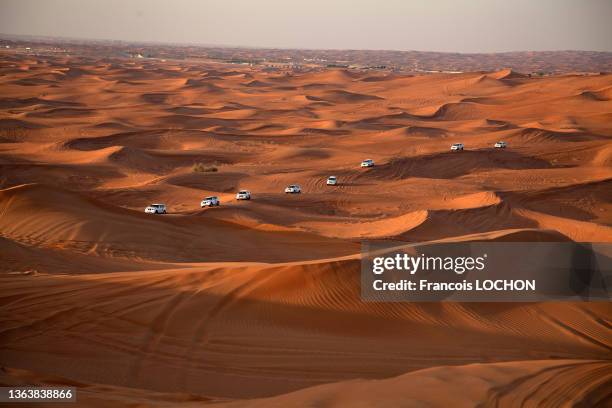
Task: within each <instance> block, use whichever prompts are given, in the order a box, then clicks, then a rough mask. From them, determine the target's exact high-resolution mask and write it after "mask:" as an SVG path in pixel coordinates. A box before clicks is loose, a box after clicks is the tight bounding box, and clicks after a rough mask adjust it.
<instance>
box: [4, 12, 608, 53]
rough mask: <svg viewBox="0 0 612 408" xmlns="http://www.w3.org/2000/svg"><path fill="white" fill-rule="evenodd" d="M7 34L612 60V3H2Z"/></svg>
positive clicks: (5, 32)
mask: <svg viewBox="0 0 612 408" xmlns="http://www.w3.org/2000/svg"><path fill="white" fill-rule="evenodd" d="M0 33H4V34H28V35H47V36H59V37H76V38H94V39H117V40H126V41H155V42H174V43H176V42H185V43H198V44H208V45H212V44H216V45H236V46H258V47H279V48H350V49H394V50H422V51H452V52H495V51H526V50H569V49H571V50H596V51H612V0H500V1H498V0H429V1H426V0H423V1H411V0H369V1H367V0H299V1H293V0H284V1H283V0H95V1H94V0H89V1H88V0H0Z"/></svg>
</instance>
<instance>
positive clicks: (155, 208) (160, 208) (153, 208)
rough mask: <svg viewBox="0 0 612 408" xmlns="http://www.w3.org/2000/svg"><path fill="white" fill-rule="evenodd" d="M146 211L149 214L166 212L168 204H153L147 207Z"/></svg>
mask: <svg viewBox="0 0 612 408" xmlns="http://www.w3.org/2000/svg"><path fill="white" fill-rule="evenodd" d="M145 213H147V214H165V213H166V205H165V204H151V205H150V206H148V207H147V208H145Z"/></svg>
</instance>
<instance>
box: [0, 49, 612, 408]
mask: <svg viewBox="0 0 612 408" xmlns="http://www.w3.org/2000/svg"><path fill="white" fill-rule="evenodd" d="M10 61H12V62H11V64H8V63H7V64H0V84H1V86H2V90H3V93H2V97H1V98H0V261H1V262H0V280H1V285H0V288H1V289H0V305H1V306H0V350H1V351H0V353H1V355H2V361H1V363H2V364H1V365H2V367H3V368H2V371H0V383H2V384H28V383H32V382H35V383H41V384H50V385H53V384H74V385H75V386H78V387H79V397H78V398H79V402H80V403H81V405H84V406H100V407H106V406H111V405H112V406H122V405H125V406H155V405H160V406H176V405H179V406H180V405H183V406H191V405H193V406H196V405H197V406H201V405H203V404H211V405H213V406H214V405H220V406H266V407H267V406H283V407H284V406H296V405H297V406H319V405H320V406H390V405H391V406H396V405H404V406H413V405H415V406H518V405H526V406H531V405H532V406H560V405H564V404H565V405H576V406H597V405H600V406H606V404H608V405H609V401H610V394H609V387H608V384H609V383H610V381H612V379H611V375H612V374H611V372H612V371H611V370H612V368H611V363H610V351H611V350H612V343H611V337H610V325H609V316H610V308H609V306H608V304H607V303H605V302H601V303H530V304H523V303H464V304H459V303H376V302H370V303H366V302H362V301H361V299H360V262H359V256H360V255H359V252H360V241H361V240H362V239H365V238H368V239H376V240H385V239H394V240H399V241H403V242H405V243H406V244H407V245H417V244H419V243H427V242H438V241H443V242H456V241H485V242H486V241H503V242H515V241H520V242H536V241H567V240H574V241H587V242H589V241H602V242H612V205H611V204H610V203H611V202H612V195H611V193H610V191H612V188H611V187H612V186H611V184H610V180H612V167H611V163H612V148H611V146H610V145H611V143H610V138H612V128H611V127H610V123H612V122H611V121H612V104H611V102H610V97H611V96H612V95H611V91H610V90H611V89H612V75H609V74H603V75H591V76H579V75H565V76H551V77H543V78H530V77H527V76H524V75H521V74H520V73H517V72H513V71H511V70H501V71H497V72H491V73H488V72H475V73H464V74H431V75H400V74H397V73H386V72H385V73H383V72H377V71H352V70H337V69H327V70H322V71H317V72H315V71H313V72H303V73H300V72H293V73H291V74H285V73H275V72H265V71H262V70H259V69H258V68H257V67H247V66H237V65H234V64H232V65H226V64H223V63H220V62H219V61H216V62H201V61H197V62H192V61H190V60H188V59H186V60H168V61H162V60H158V59H142V60H141V59H120V58H111V57H105V58H99V59H96V58H93V57H88V58H80V57H76V56H62V57H54V56H49V57H48V58H47V57H46V58H44V59H39V58H38V57H36V56H27V57H25V56H24V57H21V59H19V58H18V57H15V60H14V61H13V60H10ZM499 140H504V141H506V142H508V147H507V148H506V149H494V148H493V144H494V143H495V142H497V141H499ZM458 142H461V143H464V144H465V151H463V152H457V153H452V152H450V151H449V148H450V145H451V144H452V143H458ZM366 158H372V159H374V160H375V162H376V166H375V167H373V168H370V169H365V168H361V167H360V166H359V164H360V162H361V161H362V160H364V159H366ZM194 165H195V166H194ZM213 169H214V170H213ZM329 175H336V176H337V177H338V181H339V184H338V185H337V186H327V185H326V183H325V180H326V178H327V177H328V176H329ZM293 183H297V184H300V185H301V186H302V189H303V192H302V194H301V195H289V194H285V193H284V192H283V189H284V188H285V186H286V185H288V184H293ZM240 189H248V190H250V191H251V192H252V200H250V201H237V200H236V199H235V194H236V192H237V191H238V190H240ZM208 195H216V196H218V197H219V198H220V199H221V205H220V206H219V207H215V208H206V209H202V208H200V200H201V199H202V198H203V197H205V196H208ZM153 202H163V203H165V204H166V205H167V206H168V210H169V214H166V215H159V216H151V215H145V214H144V213H143V209H144V207H145V206H146V205H148V204H151V203H153ZM606 387H608V388H606Z"/></svg>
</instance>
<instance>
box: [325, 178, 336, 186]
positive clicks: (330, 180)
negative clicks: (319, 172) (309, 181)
mask: <svg viewBox="0 0 612 408" xmlns="http://www.w3.org/2000/svg"><path fill="white" fill-rule="evenodd" d="M337 184H338V179H337V178H336V176H329V177H328V178H327V185H328V186H335V185H337Z"/></svg>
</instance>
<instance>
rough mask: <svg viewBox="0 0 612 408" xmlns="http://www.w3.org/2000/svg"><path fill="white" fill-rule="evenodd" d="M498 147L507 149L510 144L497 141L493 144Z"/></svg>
mask: <svg viewBox="0 0 612 408" xmlns="http://www.w3.org/2000/svg"><path fill="white" fill-rule="evenodd" d="M493 146H494V147H495V148H496V149H505V148H506V146H508V145H507V144H506V142H497V143H495V144H494V145H493Z"/></svg>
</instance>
